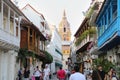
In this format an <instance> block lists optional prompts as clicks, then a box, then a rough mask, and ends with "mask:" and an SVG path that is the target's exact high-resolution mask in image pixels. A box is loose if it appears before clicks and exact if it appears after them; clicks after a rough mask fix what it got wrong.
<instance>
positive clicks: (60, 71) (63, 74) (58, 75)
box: [57, 67, 66, 80]
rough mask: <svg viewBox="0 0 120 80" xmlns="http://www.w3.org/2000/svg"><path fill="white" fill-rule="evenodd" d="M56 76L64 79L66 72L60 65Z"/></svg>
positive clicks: (61, 79)
mask: <svg viewBox="0 0 120 80" xmlns="http://www.w3.org/2000/svg"><path fill="white" fill-rule="evenodd" d="M57 78H58V79H59V80H65V78H66V72H65V70H63V69H62V67H59V70H58V71H57Z"/></svg>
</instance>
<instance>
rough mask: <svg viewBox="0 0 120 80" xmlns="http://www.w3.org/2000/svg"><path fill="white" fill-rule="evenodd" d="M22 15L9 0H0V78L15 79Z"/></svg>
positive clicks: (0, 79) (1, 79) (4, 79)
mask: <svg viewBox="0 0 120 80" xmlns="http://www.w3.org/2000/svg"><path fill="white" fill-rule="evenodd" d="M22 15H23V14H22V13H21V11H20V10H19V9H18V8H17V7H16V6H15V5H14V4H13V3H12V2H11V1H10V0H0V80H15V79H16V77H15V75H16V68H15V67H16V56H17V55H18V52H17V51H18V50H19V47H20V21H21V16H22Z"/></svg>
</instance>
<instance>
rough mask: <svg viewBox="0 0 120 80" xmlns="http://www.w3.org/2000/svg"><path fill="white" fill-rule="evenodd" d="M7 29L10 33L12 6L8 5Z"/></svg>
mask: <svg viewBox="0 0 120 80" xmlns="http://www.w3.org/2000/svg"><path fill="white" fill-rule="evenodd" d="M7 21H8V22H7V23H8V24H7V31H8V32H9V33H10V7H8V20H7Z"/></svg>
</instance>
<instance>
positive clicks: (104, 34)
mask: <svg viewBox="0 0 120 80" xmlns="http://www.w3.org/2000/svg"><path fill="white" fill-rule="evenodd" d="M119 17H120V0H105V1H104V3H103V5H102V7H101V9H100V11H99V13H98V16H97V18H96V21H95V22H96V24H97V29H98V43H97V45H98V49H99V50H100V51H103V52H104V53H103V54H101V55H105V58H106V59H108V60H109V61H111V62H113V63H114V64H116V65H117V66H118V65H120V54H119V53H120V34H119V33H120V23H119V22H120V18H119Z"/></svg>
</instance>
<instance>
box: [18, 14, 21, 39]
mask: <svg viewBox="0 0 120 80" xmlns="http://www.w3.org/2000/svg"><path fill="white" fill-rule="evenodd" d="M20 22H21V17H20V16H19V18H18V37H19V39H20Z"/></svg>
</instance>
